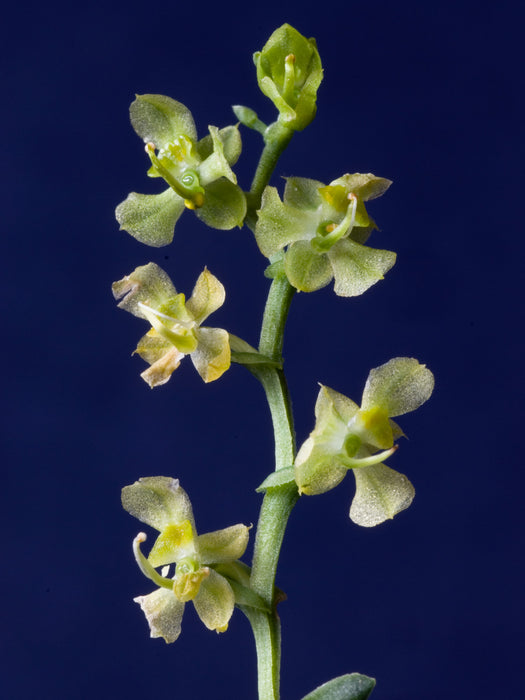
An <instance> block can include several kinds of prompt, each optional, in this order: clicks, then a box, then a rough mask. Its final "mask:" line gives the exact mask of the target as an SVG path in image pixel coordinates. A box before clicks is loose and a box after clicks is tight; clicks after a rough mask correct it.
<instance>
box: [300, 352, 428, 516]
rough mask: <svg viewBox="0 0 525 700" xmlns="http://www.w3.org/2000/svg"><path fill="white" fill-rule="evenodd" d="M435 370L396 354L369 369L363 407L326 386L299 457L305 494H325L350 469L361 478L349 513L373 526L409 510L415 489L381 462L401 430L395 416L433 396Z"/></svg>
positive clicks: (392, 446)
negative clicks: (432, 370)
mask: <svg viewBox="0 0 525 700" xmlns="http://www.w3.org/2000/svg"><path fill="white" fill-rule="evenodd" d="M433 387H434V377H433V375H432V372H431V371H430V370H428V369H427V368H426V367H425V365H421V364H419V362H418V361H417V360H415V359H413V358H409V357H396V358H394V359H392V360H390V361H389V362H387V363H386V364H384V365H381V366H380V367H376V368H375V369H373V370H371V371H370V374H369V375H368V379H367V382H366V385H365V388H364V391H363V397H362V402H361V407H359V406H358V405H357V404H355V403H354V402H353V401H352V400H351V399H349V398H347V397H346V396H343V395H342V394H339V393H338V392H336V391H334V390H333V389H329V388H328V387H325V386H321V390H320V392H319V396H318V398H317V403H316V406H315V415H316V424H315V428H314V430H313V431H312V433H311V434H310V436H309V437H308V439H307V440H306V441H305V442H304V443H303V445H302V446H301V448H300V450H299V452H298V454H297V458H296V461H295V480H296V482H297V485H298V487H299V491H300V492H301V493H305V494H308V495H313V494H319V493H324V492H325V491H329V490H330V489H332V488H334V487H335V486H337V485H338V484H339V483H340V482H341V481H342V479H343V478H344V476H345V474H346V472H347V470H348V469H352V470H353V472H354V476H355V479H356V493H355V496H354V499H353V501H352V506H351V508H350V517H351V519H352V520H353V521H354V522H355V523H357V524H358V525H363V526H365V527H371V526H374V525H378V524H379V523H382V522H383V521H384V520H386V519H388V518H393V517H394V515H396V513H399V512H400V511H401V510H404V509H405V508H407V507H408V506H409V505H410V503H411V502H412V499H413V497H414V487H413V486H412V484H411V483H410V481H409V480H408V479H407V478H406V476H404V475H403V474H399V473H398V472H396V471H394V470H393V469H390V468H389V467H387V466H385V465H384V464H382V461H383V460H384V459H386V458H387V457H388V456H390V455H391V454H392V452H393V451H394V450H395V446H394V441H395V439H397V438H398V437H400V436H401V435H403V432H402V430H401V429H400V428H399V426H398V425H397V424H396V423H394V421H392V420H391V418H392V417H395V416H399V415H402V414H404V413H408V412H409V411H413V410H415V409H416V408H418V406H420V405H421V404H423V403H424V402H425V401H426V400H427V399H428V398H429V397H430V395H431V393H432V389H433Z"/></svg>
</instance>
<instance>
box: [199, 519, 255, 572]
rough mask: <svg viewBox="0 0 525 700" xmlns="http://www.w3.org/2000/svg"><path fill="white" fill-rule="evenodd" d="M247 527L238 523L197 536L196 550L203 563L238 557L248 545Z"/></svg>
mask: <svg viewBox="0 0 525 700" xmlns="http://www.w3.org/2000/svg"><path fill="white" fill-rule="evenodd" d="M248 532H249V529H248V528H247V527H246V525H242V524H238V525H232V526H231V527H226V528H224V529H223V530H215V532H207V533H206V534H204V535H199V537H198V538H197V550H198V553H199V557H200V560H201V561H202V563H203V564H219V563H222V562H227V561H234V560H235V559H239V558H240V557H242V555H243V554H244V552H245V550H246V547H247V545H248Z"/></svg>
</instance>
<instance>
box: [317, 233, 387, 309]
mask: <svg viewBox="0 0 525 700" xmlns="http://www.w3.org/2000/svg"><path fill="white" fill-rule="evenodd" d="M327 255H328V258H329V259H330V263H331V265H332V268H333V274H334V277H335V285H334V291H335V293H336V294H337V295H338V296H342V297H353V296H358V295H359V294H363V292H365V291H366V290H367V289H369V287H371V286H372V285H373V284H375V283H376V282H378V281H379V280H382V279H383V275H384V274H385V273H386V272H387V271H388V270H390V268H391V267H392V266H393V264H394V263H395V261H396V254H395V253H392V252H391V251H389V250H377V249H376V248H369V247H368V246H364V245H360V244H359V243H356V242H355V241H352V240H351V239H350V238H345V239H343V240H341V241H338V242H337V243H336V244H335V245H334V246H333V248H331V249H330V250H329V251H328V253H327Z"/></svg>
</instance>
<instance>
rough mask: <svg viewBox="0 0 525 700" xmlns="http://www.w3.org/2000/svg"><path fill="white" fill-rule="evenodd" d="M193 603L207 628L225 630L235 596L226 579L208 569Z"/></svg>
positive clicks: (218, 630)
mask: <svg viewBox="0 0 525 700" xmlns="http://www.w3.org/2000/svg"><path fill="white" fill-rule="evenodd" d="M193 605H194V606H195V610H196V611H197V614H198V616H199V617H200V619H201V620H202V621H203V622H204V624H205V625H206V627H207V628H208V629H209V630H216V631H217V632H225V631H226V629H227V627H228V622H229V621H230V618H231V616H232V614H233V607H234V605H235V596H234V595H233V591H232V588H231V586H230V584H229V583H228V581H226V579H225V578H224V577H223V576H221V575H220V574H218V573H217V572H216V571H214V570H213V569H210V575H209V576H208V578H205V579H204V581H203V582H202V583H201V587H200V589H199V592H198V594H197V596H196V598H195V599H194V601H193Z"/></svg>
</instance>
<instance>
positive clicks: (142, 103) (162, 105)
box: [129, 95, 197, 148]
mask: <svg viewBox="0 0 525 700" xmlns="http://www.w3.org/2000/svg"><path fill="white" fill-rule="evenodd" d="M129 114H130V118H131V123H132V125H133V128H134V129H135V131H136V132H137V134H138V135H139V136H140V138H141V139H143V140H144V142H145V143H148V142H150V141H151V142H152V143H154V144H155V146H156V148H165V147H166V146H167V145H168V144H169V143H172V142H173V141H175V140H176V138H177V136H180V135H181V134H184V135H185V136H188V137H189V138H190V139H192V140H193V141H195V139H196V138H197V130H196V128H195V122H194V121H193V117H192V115H191V112H190V110H189V109H188V108H187V107H185V106H184V105H183V104H182V103H180V102H177V101H176V100H173V99H172V98H171V97H166V95H137V98H136V100H134V101H133V102H132V103H131V106H130V108H129Z"/></svg>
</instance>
